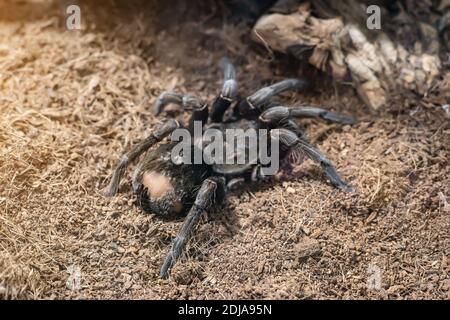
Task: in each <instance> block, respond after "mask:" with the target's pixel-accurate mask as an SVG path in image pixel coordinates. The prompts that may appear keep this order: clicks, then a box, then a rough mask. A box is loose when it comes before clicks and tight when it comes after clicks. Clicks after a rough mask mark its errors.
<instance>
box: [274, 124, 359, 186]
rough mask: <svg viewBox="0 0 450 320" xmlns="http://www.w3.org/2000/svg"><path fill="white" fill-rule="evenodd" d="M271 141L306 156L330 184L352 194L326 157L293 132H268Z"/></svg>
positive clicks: (283, 130)
mask: <svg viewBox="0 0 450 320" xmlns="http://www.w3.org/2000/svg"><path fill="white" fill-rule="evenodd" d="M270 136H271V138H272V139H276V140H278V141H279V144H280V147H282V148H284V149H285V150H291V151H293V152H302V153H304V154H306V155H307V156H308V157H309V158H310V159H311V160H313V161H314V162H316V163H318V164H320V165H321V167H322V169H323V171H324V172H325V175H326V176H327V178H328V179H329V180H330V182H331V184H332V185H333V186H335V187H337V188H339V189H342V190H344V191H346V192H354V189H353V188H352V187H351V186H350V185H349V184H347V183H346V182H345V181H343V180H342V179H341V177H340V176H339V174H338V173H337V171H336V169H335V168H334V166H333V164H332V163H331V161H330V160H328V159H327V157H326V156H325V155H324V154H323V153H322V152H320V151H319V150H318V149H317V148H315V147H314V146H312V145H311V144H310V143H309V142H307V141H306V140H304V139H302V138H299V137H298V136H297V134H296V133H295V132H293V131H290V130H287V129H273V130H271V131H270Z"/></svg>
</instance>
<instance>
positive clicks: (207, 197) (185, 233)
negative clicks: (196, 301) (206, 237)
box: [159, 177, 225, 278]
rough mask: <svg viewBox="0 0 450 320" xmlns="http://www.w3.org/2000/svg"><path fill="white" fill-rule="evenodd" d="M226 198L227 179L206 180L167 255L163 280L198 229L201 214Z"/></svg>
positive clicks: (162, 269)
mask: <svg viewBox="0 0 450 320" xmlns="http://www.w3.org/2000/svg"><path fill="white" fill-rule="evenodd" d="M224 196H225V178H223V177H211V178H208V179H206V180H205V181H204V182H203V184H202V186H201V187H200V190H199V191H198V193H197V197H196V199H195V202H194V204H193V205H192V207H191V209H190V211H189V213H188V215H187V216H186V218H185V220H184V222H183V225H182V226H181V229H180V232H179V233H178V235H177V237H176V238H175V239H174V240H173V242H172V247H171V249H170V251H169V252H168V253H167V256H166V259H165V261H164V264H163V265H162V267H161V271H160V273H159V275H160V277H161V278H167V277H168V276H169V273H170V269H171V268H172V267H173V266H174V265H175V263H176V262H177V260H178V258H179V257H180V255H181V253H182V252H183V249H184V247H185V246H186V244H187V242H188V240H189V239H190V237H191V235H192V232H193V231H194V229H195V228H196V226H197V224H198V222H199V220H200V216H201V214H202V213H203V212H204V211H205V210H208V209H209V208H211V206H212V205H213V204H215V203H217V202H220V201H221V200H222V199H223V197H224Z"/></svg>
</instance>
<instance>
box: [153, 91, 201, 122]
mask: <svg viewBox="0 0 450 320" xmlns="http://www.w3.org/2000/svg"><path fill="white" fill-rule="evenodd" d="M169 103H175V104H178V105H180V106H182V107H183V108H184V109H191V108H193V109H196V108H198V105H202V103H201V102H200V99H199V98H197V97H195V96H193V95H190V94H184V93H180V92H175V91H164V92H163V93H161V94H160V95H159V97H158V98H157V99H156V101H155V104H154V105H153V114H154V115H155V116H157V115H159V114H160V113H161V112H162V111H163V109H164V107H165V106H166V105H168V104H169Z"/></svg>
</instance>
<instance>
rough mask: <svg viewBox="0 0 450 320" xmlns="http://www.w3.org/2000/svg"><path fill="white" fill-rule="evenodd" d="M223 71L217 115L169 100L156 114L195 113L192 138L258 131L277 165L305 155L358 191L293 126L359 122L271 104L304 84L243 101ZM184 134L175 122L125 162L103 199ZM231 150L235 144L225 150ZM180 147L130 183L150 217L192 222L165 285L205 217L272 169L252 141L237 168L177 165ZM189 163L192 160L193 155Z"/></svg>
mask: <svg viewBox="0 0 450 320" xmlns="http://www.w3.org/2000/svg"><path fill="white" fill-rule="evenodd" d="M220 68H221V69H222V71H223V73H224V75H225V81H224V84H223V87H222V91H221V93H220V94H219V96H218V97H217V98H216V99H215V101H214V102H213V104H212V107H211V110H209V109H208V104H207V103H203V102H202V101H201V100H199V99H198V98H196V97H194V96H191V95H187V94H181V93H177V92H164V93H162V94H161V95H160V96H159V97H158V99H157V100H156V103H155V105H154V113H155V114H156V115H157V114H159V113H160V112H161V111H162V110H163V108H164V106H165V105H167V104H168V103H176V104H179V105H181V106H182V107H183V108H185V109H186V110H190V111H191V112H192V115H191V117H190V121H189V125H188V126H187V127H186V128H185V129H186V130H189V132H190V133H193V132H194V127H195V124H196V123H200V124H201V128H202V129H203V130H206V129H208V128H215V129H217V130H219V131H220V132H225V131H227V130H228V129H244V130H246V129H255V131H258V132H260V131H261V132H266V133H267V137H268V144H267V145H265V146H263V147H261V146H260V147H259V148H262V149H263V148H266V151H268V149H269V148H270V146H272V145H274V143H277V145H278V146H279V152H278V153H276V154H271V155H273V156H276V157H278V158H276V159H277V160H278V161H279V160H285V161H292V159H293V158H296V156H298V155H299V154H303V155H306V156H307V157H309V158H310V159H312V160H313V161H315V162H317V163H319V164H320V165H321V166H322V168H323V170H324V172H325V175H326V176H327V178H328V179H329V180H330V182H331V183H332V184H333V185H334V186H336V187H338V188H340V189H343V190H345V191H348V192H351V191H352V188H351V187H350V186H349V185H348V184H347V183H345V182H344V181H343V180H342V179H341V178H340V177H339V175H338V173H337V172H336V170H335V168H334V167H333V165H332V164H331V162H330V161H329V160H328V159H327V158H326V157H325V156H324V155H323V154H322V153H321V152H320V151H319V150H318V149H317V148H315V147H314V146H312V145H311V144H310V143H309V142H308V141H307V139H306V137H305V135H304V133H303V131H302V130H301V129H300V127H299V125H298V124H297V123H296V122H295V121H294V118H311V117H318V118H322V119H324V120H327V121H330V122H335V123H341V124H353V123H354V122H355V119H354V118H353V117H351V116H344V115H340V114H336V113H334V112H330V111H327V110H324V109H322V108H317V107H312V106H296V107H285V106H280V105H279V104H277V103H275V102H274V101H273V100H272V97H273V96H275V95H278V94H279V93H281V92H283V91H286V90H293V89H305V88H306V87H307V82H306V81H305V80H299V79H286V80H283V81H280V82H278V83H275V84H273V85H270V86H268V87H265V88H262V89H260V90H258V91H256V92H255V93H254V94H252V95H250V96H248V97H247V98H246V99H242V100H240V101H239V99H238V98H237V97H238V94H237V91H238V84H237V81H236V72H235V68H234V66H233V65H232V64H231V62H230V61H229V60H228V59H226V58H223V59H222V60H221V62H220ZM234 102H236V103H235V104H234V106H233V108H232V109H231V110H230V112H226V111H227V110H228V109H229V107H230V106H231V105H232V104H233V103H234ZM225 116H226V117H225ZM180 127H181V126H180V124H179V123H178V122H177V121H175V120H173V119H172V120H169V121H167V122H165V123H164V124H162V125H161V126H159V127H158V128H157V129H156V130H155V131H154V132H153V133H152V134H151V135H150V136H149V137H147V138H146V139H144V140H142V141H141V142H139V143H138V144H137V145H136V146H134V147H133V148H132V149H131V150H130V151H129V152H127V153H126V154H125V155H124V156H122V158H121V160H120V162H119V163H118V165H117V167H116V169H115V170H114V173H113V175H112V179H111V182H110V184H109V186H108V187H107V190H106V192H105V194H106V195H107V196H114V195H115V194H116V193H117V191H118V188H119V183H120V179H121V177H122V176H123V174H124V172H125V169H126V168H127V166H128V165H129V164H130V163H131V162H132V161H133V160H135V159H136V158H138V157H139V156H140V155H141V154H142V153H144V152H145V151H146V150H148V149H149V148H150V147H152V146H153V145H155V144H156V143H158V142H160V141H161V140H163V139H164V138H165V137H167V136H168V135H170V134H172V133H173V132H174V131H175V130H176V129H178V128H180ZM259 129H265V130H259ZM258 135H260V133H258ZM172 140H173V139H172ZM227 143H229V141H226V143H224V144H227ZM176 144H177V143H176V142H175V141H170V142H167V143H164V144H162V145H161V146H159V147H158V148H157V149H155V150H153V151H150V152H148V153H147V154H146V156H145V157H144V158H143V159H142V160H141V161H140V162H139V163H138V165H137V167H136V170H135V171H134V174H133V178H132V186H133V190H134V191H135V193H136V194H137V200H138V203H139V205H140V207H141V208H142V209H143V210H144V211H147V212H151V213H154V214H157V215H160V216H163V217H168V216H172V215H176V216H180V215H184V214H187V215H186V218H185V220H184V223H183V225H182V226H181V230H180V232H179V234H178V236H177V237H176V238H175V239H174V240H173V243H172V248H171V249H170V251H169V253H168V254H167V257H166V259H165V261H164V263H163V265H162V268H161V271H160V276H161V277H163V278H166V277H168V275H169V272H170V269H171V268H172V267H173V265H174V264H175V262H176V261H177V259H178V258H179V256H180V254H181V252H182V251H183V248H184V247H185V245H186V243H187V241H188V240H189V238H190V236H191V234H192V232H193V230H194V229H195V228H196V225H197V223H198V221H199V219H200V216H201V214H202V212H204V211H206V210H208V209H209V208H211V206H213V205H214V204H218V203H220V202H221V201H222V200H223V198H224V196H225V193H226V192H227V190H229V189H231V188H235V187H236V186H237V185H239V184H240V183H242V182H251V181H257V180H261V179H264V178H265V177H267V175H266V174H265V171H264V168H266V167H267V166H268V165H270V163H269V164H268V163H267V162H265V163H264V164H263V163H262V161H261V159H260V156H259V155H260V154H259V153H258V156H256V157H255V156H253V157H251V156H248V155H247V153H250V152H249V151H250V149H252V148H254V146H252V145H250V143H249V140H248V139H238V142H237V143H234V142H233V146H232V149H231V150H232V154H231V158H236V157H237V156H238V155H239V154H241V153H243V152H244V153H245V154H246V156H245V161H244V162H240V163H232V164H229V163H228V162H227V163H225V164H224V163H218V162H208V161H205V160H201V161H200V163H199V162H198V161H197V162H195V161H185V160H186V158H183V159H184V160H183V161H179V158H176V157H175V158H174V157H171V153H172V151H173V150H174V147H175V146H176ZM207 146H208V144H205V143H204V141H201V142H200V143H199V142H198V139H197V140H196V139H194V141H193V142H191V143H190V144H189V146H188V147H189V148H191V150H192V151H193V152H196V151H200V152H204V151H205V148H206V147H207ZM227 157H228V155H227ZM176 159H178V160H176ZM187 159H188V160H192V154H191V155H190V156H188V157H187Z"/></svg>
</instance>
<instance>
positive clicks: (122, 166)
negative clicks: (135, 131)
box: [105, 119, 180, 197]
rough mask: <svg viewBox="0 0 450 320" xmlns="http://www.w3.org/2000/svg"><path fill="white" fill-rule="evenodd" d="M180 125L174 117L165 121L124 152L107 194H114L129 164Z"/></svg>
mask: <svg viewBox="0 0 450 320" xmlns="http://www.w3.org/2000/svg"><path fill="white" fill-rule="evenodd" d="M179 126H180V124H179V123H178V122H177V121H176V120H173V119H172V120H169V121H167V122H166V123H163V124H162V125H161V126H159V127H158V129H156V130H155V131H154V132H153V133H152V134H150V136H148V137H147V138H146V139H144V140H142V141H141V142H139V143H138V144H137V145H135V146H134V147H133V148H132V149H131V150H130V151H128V152H127V153H126V154H124V155H123V156H122V158H121V159H120V161H119V163H118V164H117V166H116V169H115V170H114V172H113V175H112V178H111V182H110V183H109V185H108V187H107V188H106V191H105V195H106V196H108V197H112V196H114V195H115V194H116V193H117V191H118V189H119V184H120V180H121V179H122V176H123V174H124V173H125V170H126V168H127V167H128V165H129V164H130V163H131V162H133V161H134V160H135V159H136V158H138V157H139V156H140V155H141V154H142V153H144V152H145V151H147V150H148V149H149V148H150V147H152V146H153V145H154V144H156V143H158V142H159V141H161V140H162V139H164V138H165V137H166V136H168V135H169V134H170V133H172V132H173V131H174V130H175V129H177V128H179Z"/></svg>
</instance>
